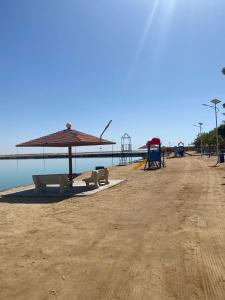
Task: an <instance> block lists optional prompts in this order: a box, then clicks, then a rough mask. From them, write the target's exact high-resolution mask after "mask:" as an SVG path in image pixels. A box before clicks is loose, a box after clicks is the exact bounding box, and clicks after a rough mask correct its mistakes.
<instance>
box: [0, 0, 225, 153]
mask: <svg viewBox="0 0 225 300" xmlns="http://www.w3.org/2000/svg"><path fill="white" fill-rule="evenodd" d="M224 16H225V1H224V0H213V1H212V0H38V1H36V0H19V1H18V0H0V108H1V109H0V153H7V152H9V153H13V152H16V149H15V147H14V145H15V144H16V143H19V142H23V141H26V140H28V139H31V138H36V137H39V136H41V135H45V134H48V133H52V132H55V131H58V130H61V129H64V127H65V124H66V122H68V121H71V122H72V124H73V127H74V128H76V129H77V130H80V131H84V132H87V133H90V134H93V135H99V134H100V133H101V131H102V130H103V128H104V126H105V125H106V123H107V122H108V121H109V120H111V119H112V120H113V122H112V125H111V127H110V128H109V130H108V131H107V132H106V134H105V136H104V137H105V138H107V139H112V140H114V141H116V142H118V143H120V137H121V135H122V134H123V133H125V132H128V133H129V134H130V135H131V136H132V142H133V146H134V148H136V147H139V146H141V145H143V144H144V143H145V142H146V141H147V140H148V139H150V138H152V137H154V136H158V137H160V138H161V139H162V141H163V143H164V144H165V145H168V143H169V142H170V143H172V144H177V142H179V141H180V140H182V141H184V142H185V143H186V144H188V143H191V142H192V141H193V139H194V137H195V135H196V134H197V131H198V130H197V128H195V127H194V126H193V124H196V123H197V122H199V121H202V122H203V123H204V130H209V129H212V128H213V126H214V123H215V120H214V115H213V111H212V110H211V109H209V108H206V107H204V106H202V105H201V104H202V103H209V101H210V100H211V99H213V98H219V99H221V100H222V101H223V102H225V76H223V75H222V74H221V69H222V67H224V66H225V21H224ZM221 112H222V108H221ZM221 112H220V113H219V121H220V122H221V121H222V120H223V116H222V114H221ZM118 146H119V144H118ZM26 151H27V150H26ZM20 152H23V151H22V150H20ZM29 152H33V149H29Z"/></svg>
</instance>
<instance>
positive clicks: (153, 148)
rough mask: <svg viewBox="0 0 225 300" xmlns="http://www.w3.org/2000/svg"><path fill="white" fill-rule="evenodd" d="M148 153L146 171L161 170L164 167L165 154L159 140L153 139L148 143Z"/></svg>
mask: <svg viewBox="0 0 225 300" xmlns="http://www.w3.org/2000/svg"><path fill="white" fill-rule="evenodd" d="M146 146H147V149H148V152H147V159H146V162H145V167H144V170H145V171H146V170H152V169H161V168H162V166H163V167H164V166H165V164H164V153H163V152H162V148H161V141H160V139H159V138H153V139H152V140H150V141H148V142H147V143H146Z"/></svg>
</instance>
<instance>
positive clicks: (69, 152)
mask: <svg viewBox="0 0 225 300" xmlns="http://www.w3.org/2000/svg"><path fill="white" fill-rule="evenodd" d="M68 157H69V180H70V181H71V182H72V181H73V161H72V147H71V146H69V147H68Z"/></svg>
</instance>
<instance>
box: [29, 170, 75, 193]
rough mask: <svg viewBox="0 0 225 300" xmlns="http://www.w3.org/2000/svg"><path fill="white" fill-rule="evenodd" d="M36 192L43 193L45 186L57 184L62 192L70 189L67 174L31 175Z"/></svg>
mask: <svg viewBox="0 0 225 300" xmlns="http://www.w3.org/2000/svg"><path fill="white" fill-rule="evenodd" d="M32 177H33V182H34V185H35V188H36V191H43V190H45V189H46V186H47V185H52V184H58V185H59V186H60V191H61V192H63V191H65V190H68V189H69V188H70V187H71V181H70V180H69V178H68V175H67V174H49V175H33V176H32Z"/></svg>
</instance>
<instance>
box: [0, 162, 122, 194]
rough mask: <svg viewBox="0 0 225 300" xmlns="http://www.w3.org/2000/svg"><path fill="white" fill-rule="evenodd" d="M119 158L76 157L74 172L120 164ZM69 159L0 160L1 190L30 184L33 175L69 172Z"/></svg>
mask: <svg viewBox="0 0 225 300" xmlns="http://www.w3.org/2000/svg"><path fill="white" fill-rule="evenodd" d="M118 163H119V158H113V159H112V158H75V159H73V173H83V172H86V171H89V170H93V169H95V167H96V166H104V167H109V166H112V165H118ZM68 164H69V163H68V159H63V158H59V159H21V160H0V190H4V189H8V188H12V187H17V186H23V185H28V184H31V183H32V175H40V174H58V173H61V174H65V173H68V168H69V167H68Z"/></svg>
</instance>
